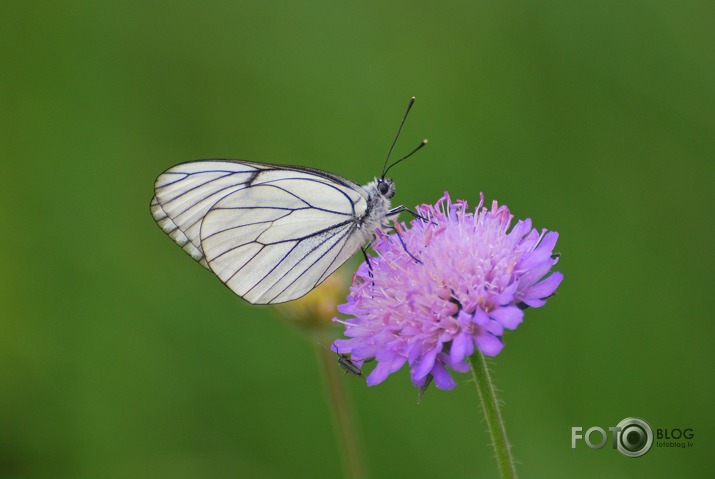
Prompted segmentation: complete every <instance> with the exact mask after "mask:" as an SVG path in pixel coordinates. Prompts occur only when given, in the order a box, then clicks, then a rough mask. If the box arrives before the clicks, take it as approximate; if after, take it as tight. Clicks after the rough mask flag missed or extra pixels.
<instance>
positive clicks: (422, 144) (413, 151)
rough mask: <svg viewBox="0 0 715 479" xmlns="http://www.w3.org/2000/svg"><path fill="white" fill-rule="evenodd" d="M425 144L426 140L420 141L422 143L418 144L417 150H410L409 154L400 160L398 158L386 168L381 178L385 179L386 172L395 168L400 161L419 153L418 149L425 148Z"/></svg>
mask: <svg viewBox="0 0 715 479" xmlns="http://www.w3.org/2000/svg"><path fill="white" fill-rule="evenodd" d="M426 144H427V139H424V140H422V143H420V144H419V146H418V147H417V148H415V149H414V150H412V151H411V152H409V154H407V155H405V156H403V157H402V158H400V159H399V160H397V161H396V162H394V163H393V164H391V165H390V166H388V167H387V169H386V170H385V172H384V173H383V174H382V177H383V178H384V177H385V175H386V174H387V172H388V171H390V168H392V167H393V166H395V165H396V164H398V163H399V162H401V161H402V160H406V159H407V158H409V157H410V156H412V155H414V154H415V153H417V152H418V151H420V148H422V147H423V146H425V145H426Z"/></svg>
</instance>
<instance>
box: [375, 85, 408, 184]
mask: <svg viewBox="0 0 715 479" xmlns="http://www.w3.org/2000/svg"><path fill="white" fill-rule="evenodd" d="M414 104H415V97H412V98H410V102H409V103H408V104H407V110H405V116H403V117H402V122H401V123H400V127H399V128H398V129H397V135H395V139H394V140H392V145H390V151H388V152H387V158H385V164H384V165H383V167H382V178H384V177H385V174H387V170H389V169H390V168H388V167H387V162H388V160H389V159H390V155H391V154H392V149H393V148H394V147H395V143H397V139H398V138H399V137H400V132H401V131H402V125H404V124H405V120H407V114H408V113H409V112H410V110H411V109H412V105H414ZM400 161H401V160H400Z"/></svg>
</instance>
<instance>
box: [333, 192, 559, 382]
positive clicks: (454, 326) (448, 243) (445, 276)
mask: <svg viewBox="0 0 715 479" xmlns="http://www.w3.org/2000/svg"><path fill="white" fill-rule="evenodd" d="M480 198H481V199H480V201H479V206H477V208H476V210H475V212H474V213H471V212H468V211H467V203H466V202H465V201H457V202H456V203H452V201H451V199H450V197H449V195H448V194H447V193H445V195H444V197H442V198H441V199H440V200H439V201H437V204H435V205H434V206H433V205H423V206H421V207H418V208H417V212H418V213H419V214H420V215H421V216H422V217H423V218H424V219H420V218H416V219H414V220H412V221H411V223H410V228H409V229H406V226H405V225H404V223H403V224H401V225H397V226H396V227H397V229H398V233H399V238H398V237H397V235H385V234H382V233H380V232H379V231H378V238H377V240H376V242H375V244H374V245H373V249H374V250H375V251H376V252H377V253H378V256H377V257H370V267H369V266H368V265H367V263H363V264H362V265H361V266H360V268H359V269H358V271H357V272H356V273H355V276H354V278H353V285H352V286H351V288H350V294H349V295H348V302H347V303H346V304H343V305H341V306H339V307H338V310H339V311H340V312H341V313H344V314H347V315H350V316H352V318H349V319H347V320H339V319H337V318H336V319H335V320H334V321H338V322H341V323H343V324H344V325H345V336H347V337H348V338H350V339H339V340H336V341H335V343H334V347H335V349H336V350H337V351H339V352H340V353H341V354H350V355H351V359H352V361H353V362H355V363H356V364H358V365H361V364H362V363H363V362H364V361H368V360H372V359H375V360H376V361H377V365H376V366H375V368H374V369H373V370H372V372H371V373H370V375H369V376H368V377H367V384H368V385H369V386H373V385H375V384H379V383H381V382H382V381H384V380H385V379H386V378H387V376H389V375H390V374H392V373H394V372H396V371H397V370H399V369H400V368H401V367H402V366H403V365H404V364H405V363H408V364H409V365H410V376H411V378H412V382H413V383H414V385H415V386H417V387H420V388H425V387H426V385H427V384H428V382H429V381H430V380H432V379H433V380H434V383H435V385H436V386H437V387H438V388H440V389H452V388H454V387H455V386H456V383H455V381H454V379H453V378H452V376H451V375H450V373H449V372H448V371H447V367H449V368H450V369H452V370H454V371H458V372H467V371H468V370H469V362H468V360H467V358H468V357H469V356H471V355H472V354H473V353H474V351H475V348H476V349H478V350H479V351H481V352H482V353H483V354H485V355H487V356H496V355H497V354H499V352H500V351H501V350H502V348H503V343H502V339H501V336H502V334H503V332H504V329H516V327H517V326H518V325H519V323H521V321H522V319H523V317H524V309H525V308H526V307H532V308H538V307H540V306H543V305H544V304H545V302H546V298H548V297H549V296H551V295H553V294H554V292H555V291H556V288H557V287H558V286H559V284H560V283H561V281H562V280H563V275H562V274H561V273H559V272H552V273H550V271H551V267H552V266H554V265H555V264H556V263H557V261H558V258H557V257H556V256H555V255H554V254H553V249H554V246H555V245H556V240H557V238H558V233H556V232H553V231H552V232H547V231H546V230H542V231H541V233H539V232H538V231H536V230H535V229H533V228H532V227H531V220H529V219H526V220H523V221H518V222H517V223H516V225H514V227H513V228H511V230H509V226H510V224H511V220H512V219H513V216H512V215H511V213H510V212H509V209H508V208H507V207H506V206H499V205H498V204H497V202H496V201H495V202H493V203H492V207H491V209H488V208H486V207H483V203H484V196H483V195H480ZM400 238H401V239H402V241H400ZM402 243H404V245H403V244H402ZM549 273H550V274H549Z"/></svg>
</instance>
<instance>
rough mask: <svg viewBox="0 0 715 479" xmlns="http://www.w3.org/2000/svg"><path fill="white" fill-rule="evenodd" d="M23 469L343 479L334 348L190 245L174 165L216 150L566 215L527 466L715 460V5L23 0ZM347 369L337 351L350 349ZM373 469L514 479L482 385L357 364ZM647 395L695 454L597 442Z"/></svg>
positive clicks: (532, 394) (521, 438) (519, 410)
mask: <svg viewBox="0 0 715 479" xmlns="http://www.w3.org/2000/svg"><path fill="white" fill-rule="evenodd" d="M0 16H1V17H2V25H3V26H2V28H1V29H0V39H1V40H2V42H1V43H0V45H1V46H0V54H1V56H2V67H1V71H0V88H1V90H0V104H1V108H2V115H1V116H0V122H1V124H2V127H1V129H0V131H1V132H2V133H1V136H0V152H1V153H2V161H3V169H2V172H1V173H0V201H1V203H0V204H1V206H0V208H1V210H0V211H2V217H3V223H2V225H3V226H2V230H1V231H2V234H0V238H1V239H0V241H2V243H0V247H2V250H3V251H4V252H5V254H4V258H3V260H2V262H1V264H0V271H2V275H1V276H0V281H1V284H0V477H3V478H65V477H67V478H99V477H102V478H129V477H131V478H156V477H172V478H223V477H262V478H285V477H337V476H339V475H340V474H341V465H340V456H339V452H338V446H337V441H336V439H335V435H334V434H333V430H332V426H331V419H330V414H329V408H328V406H327V404H326V399H325V396H324V394H323V386H322V382H321V374H320V368H319V367H318V364H317V362H316V356H315V352H314V349H315V347H314V345H313V344H311V342H310V341H309V340H307V339H306V338H305V337H304V336H303V335H302V334H301V333H300V332H299V331H298V330H297V329H296V328H293V327H291V326H289V325H286V323H285V321H283V320H281V319H279V318H278V316H277V315H276V314H275V312H274V311H273V310H272V309H271V308H269V307H254V306H250V305H248V304H246V303H244V302H243V301H241V300H240V299H239V298H237V297H236V296H234V295H233V294H232V293H231V292H230V291H229V290H228V289H226V288H225V287H223V286H222V285H221V283H220V282H219V281H218V280H217V279H216V278H215V277H214V276H213V275H212V274H210V273H209V272H207V271H205V270H203V269H202V268H201V267H199V266H198V265H197V264H195V263H194V262H193V261H191V259H189V258H188V257H187V256H186V255H185V254H184V253H183V252H182V251H181V250H180V249H179V248H177V247H176V246H175V245H174V244H173V243H172V242H171V241H170V240H169V239H168V238H167V237H166V236H165V235H164V234H163V233H162V232H161V231H160V230H159V228H157V227H156V225H155V224H154V222H153V221H152V219H151V216H150V215H149V208H148V205H149V199H150V197H151V195H152V184H153V181H154V178H155V177H156V176H157V175H158V174H159V173H160V172H162V171H163V170H164V169H166V168H167V167H169V166H171V165H173V164H175V163H179V162H182V161H186V160H191V159H196V158H210V157H228V158H242V159H252V160H258V161H266V162H280V163H291V164H299V165H309V166H313V167H317V168H323V169H328V170H330V171H333V172H336V173H338V174H341V175H343V176H346V177H348V178H351V179H353V180H355V181H358V182H361V183H364V182H367V181H368V180H370V179H372V177H373V176H374V175H376V174H378V173H379V171H380V168H381V166H382V161H383V159H384V156H385V153H386V151H387V149H388V146H389V144H390V142H391V140H392V138H393V135H394V132H395V130H396V128H397V125H398V122H399V120H400V118H401V115H402V113H403V111H404V107H405V105H406V102H407V100H408V99H409V97H410V96H412V95H415V96H416V97H417V103H416V105H415V108H414V109H413V111H412V114H411V117H410V119H409V120H408V122H407V125H406V126H405V129H404V130H403V134H402V138H401V141H400V143H399V144H398V146H397V148H396V153H397V154H404V153H406V152H407V151H409V150H410V149H411V148H412V147H414V146H416V144H417V143H418V142H419V141H420V140H421V139H422V138H423V137H427V138H429V140H430V144H429V146H428V147H427V148H426V149H425V150H424V151H423V152H420V153H419V154H418V155H417V156H416V157H414V158H411V159H410V160H409V161H408V162H405V163H403V164H401V165H400V166H399V167H397V168H395V169H394V170H393V171H392V172H391V174H392V176H393V177H394V178H395V180H396V182H397V185H398V194H397V196H396V198H395V200H396V201H398V202H400V203H402V204H405V205H408V206H414V205H416V204H419V203H423V202H434V201H435V200H436V199H437V198H438V197H439V196H440V195H441V194H442V193H443V192H444V191H445V190H449V192H450V193H451V194H452V197H453V198H463V199H467V200H469V201H470V203H471V204H472V205H474V204H476V202H477V200H478V195H479V192H480V191H483V192H484V193H485V195H486V198H487V200H488V201H491V200H492V199H497V200H499V201H500V202H502V203H505V204H507V205H508V206H509V207H510V208H511V209H512V211H513V212H514V214H515V215H516V216H517V217H519V218H524V217H531V218H532V219H533V220H534V224H535V226H536V227H538V228H542V227H543V228H548V229H551V230H556V231H558V232H559V233H561V237H560V240H559V244H558V246H557V249H558V250H559V251H560V252H561V254H562V258H561V262H560V264H559V267H558V269H559V270H561V271H563V272H564V274H565V281H564V283H563V285H562V286H561V288H560V294H559V295H558V296H557V297H555V298H553V299H552V300H551V301H550V302H549V304H548V305H547V306H546V307H545V308H543V309H539V310H531V311H528V312H527V315H526V320H525V322H524V324H522V325H521V326H520V327H519V329H518V330H517V331H515V332H510V333H508V334H507V335H506V336H505V344H506V347H505V349H504V351H503V352H502V354H501V355H500V356H499V357H498V358H497V359H496V360H495V361H494V367H493V370H494V376H495V380H496V382H497V385H498V386H499V387H500V389H501V390H502V397H503V400H504V415H505V418H506V422H507V427H508V430H509V432H510V436H511V441H512V443H513V448H514V453H515V456H516V458H517V460H518V461H519V471H520V472H521V476H522V477H525V478H530V477H534V478H543V477H567V478H570V477H584V478H591V477H593V478H596V477H614V478H618V477H635V476H638V477H663V478H665V477H707V476H709V477H713V474H714V473H715V459H714V457H715V456H714V455H713V453H712V448H713V445H714V444H713V443H714V441H713V436H712V429H713V426H714V425H715V412H713V408H712V405H713V400H714V399H715V390H714V388H713V377H715V374H714V373H715V371H713V370H714V369H715V361H714V359H715V354H714V353H713V346H715V344H714V341H713V339H714V337H715V336H714V334H713V333H714V332H715V324H714V323H713V314H712V307H713V306H712V304H710V300H709V299H708V298H711V297H712V288H713V284H714V282H713V271H715V258H714V255H713V233H714V230H715V228H714V226H715V215H714V214H713V211H712V208H713V204H714V202H715V201H714V200H715V195H714V194H713V184H715V183H714V180H715V174H714V173H715V171H714V169H715V168H714V167H713V154H714V153H715V131H714V130H715V113H714V112H715V68H714V67H715V51H714V50H715V48H714V47H715V29H713V18H715V4H713V2H705V1H702V2H664V1H627V2H609V1H607V2H595V3H593V4H591V3H587V2H566V1H545V2H525V1H522V2H513V1H512V2H504V1H482V2H467V1H461V2H454V1H449V2H427V1H418V2H414V1H393V2H365V1H342V0H338V1H335V0H333V1H315V2H283V1H280V2H278V1H276V2H263V3H259V2H238V1H230V2H226V1H224V2H195V3H193V2H184V1H179V2H177V1H158V0H151V1H142V2H138V1H123V2H77V1H63V2H58V1H46V2H33V1H28V2H7V3H5V4H4V5H3V6H2V8H1V9H0ZM336 367H337V366H336ZM344 379H345V381H346V382H347V385H346V387H347V388H348V390H349V392H350V394H351V395H352V399H353V404H354V410H355V414H356V415H357V417H358V418H359V425H360V433H361V435H362V438H363V440H364V449H365V452H366V468H367V469H368V470H369V472H370V475H371V477H373V478H394V477H415V478H417V477H419V478H421V477H448V478H451V477H494V476H495V475H496V465H495V462H494V460H493V457H492V456H493V453H492V451H491V449H490V447H489V438H488V435H487V433H486V426H485V424H484V422H483V419H482V417H481V413H480V410H479V406H478V404H477V400H476V392H475V389H474V387H473V386H472V384H471V383H469V382H468V375H460V376H458V379H459V386H458V387H457V389H455V390H454V391H448V392H444V391H438V390H436V389H434V390H430V391H429V392H428V394H427V395H426V397H425V399H424V400H423V402H422V403H421V404H419V405H418V404H417V401H416V396H417V394H416V390H415V389H414V388H413V387H412V386H411V384H410V382H409V378H408V375H407V373H406V372H405V371H402V372H401V373H400V374H397V375H395V376H393V377H391V378H390V379H389V380H387V381H386V382H385V383H384V384H382V385H380V386H378V387H374V388H367V387H366V386H365V384H364V382H363V381H361V380H360V379H357V378H352V377H349V376H348V377H345V378H344ZM627 416H640V417H643V418H645V419H646V420H647V421H649V422H650V423H651V425H652V426H653V427H654V428H686V427H689V428H693V429H694V432H695V437H694V439H693V442H694V447H693V448H691V449H666V448H657V447H654V448H653V450H652V451H651V452H649V453H648V454H647V455H646V456H644V457H641V458H639V459H629V458H626V457H624V456H622V455H620V454H619V453H618V452H616V451H613V450H611V449H610V448H604V449H601V450H592V449H589V448H587V447H586V446H585V445H584V444H583V443H581V444H580V445H579V446H578V447H577V448H576V449H571V427H572V426H582V427H584V428H588V427H590V426H600V427H603V428H607V427H609V426H615V425H616V424H617V423H618V422H619V421H620V420H621V419H623V418H625V417H627Z"/></svg>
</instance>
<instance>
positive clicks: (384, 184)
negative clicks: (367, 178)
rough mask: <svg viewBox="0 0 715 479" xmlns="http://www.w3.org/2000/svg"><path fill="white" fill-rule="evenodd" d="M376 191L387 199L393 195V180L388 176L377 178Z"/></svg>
mask: <svg viewBox="0 0 715 479" xmlns="http://www.w3.org/2000/svg"><path fill="white" fill-rule="evenodd" d="M376 180H377V185H376V186H377V191H378V192H379V193H380V194H381V195H382V196H384V197H385V198H387V199H390V198H392V197H393V196H395V182H394V181H392V180H391V179H390V178H377V179H376Z"/></svg>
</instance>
